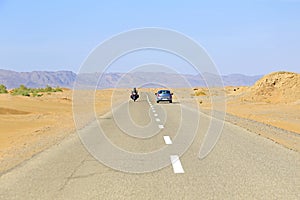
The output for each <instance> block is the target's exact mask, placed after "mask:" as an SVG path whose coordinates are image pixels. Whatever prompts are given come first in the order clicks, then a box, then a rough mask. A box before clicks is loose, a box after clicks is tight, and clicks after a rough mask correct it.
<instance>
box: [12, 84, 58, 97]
mask: <svg viewBox="0 0 300 200" xmlns="http://www.w3.org/2000/svg"><path fill="white" fill-rule="evenodd" d="M62 91H63V90H62V89H61V88H59V87H57V88H52V87H51V86H49V85H47V86H46V87H45V88H27V87H25V86H24V85H20V87H19V88H15V89H13V91H12V93H11V94H12V95H22V96H28V97H29V96H33V97H41V96H43V94H42V93H47V94H51V93H52V92H62Z"/></svg>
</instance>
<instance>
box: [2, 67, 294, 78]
mask: <svg viewBox="0 0 300 200" xmlns="http://www.w3.org/2000/svg"><path fill="white" fill-rule="evenodd" d="M0 70H4V71H11V72H17V73H32V72H50V73H56V72H72V73H74V74H76V75H78V73H76V72H74V71H70V70H54V71H49V70H33V71H15V70H10V69H1V68H0ZM274 72H290V71H273V72H269V73H267V74H271V73H274ZM93 73H99V72H91V73H83V74H93ZM126 73H157V72H154V71H150V72H148V71H139V72H121V71H119V72H118V71H114V72H105V73H104V74H126ZM160 73H168V72H160ZM204 73H208V74H210V73H209V72H204ZM292 73H297V72H292ZM169 74H176V73H172V72H170V73H169ZM178 74H180V75H189V76H197V75H199V74H202V73H198V74H190V73H178ZM267 74H255V75H248V74H241V73H232V74H220V75H221V76H230V75H243V76H250V77H253V76H262V75H267Z"/></svg>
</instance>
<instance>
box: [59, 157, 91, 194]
mask: <svg viewBox="0 0 300 200" xmlns="http://www.w3.org/2000/svg"><path fill="white" fill-rule="evenodd" d="M86 159H87V158H84V159H83V160H82V161H80V163H79V165H78V166H77V167H75V168H74V170H73V171H72V173H71V174H70V175H69V176H68V177H67V178H66V180H65V182H64V183H63V185H62V186H61V187H60V188H59V190H58V191H62V190H64V189H65V187H66V186H67V185H68V184H69V182H70V180H72V179H73V176H74V174H75V173H76V172H77V170H78V169H79V168H80V167H81V166H82V165H83V164H84V163H85V161H86Z"/></svg>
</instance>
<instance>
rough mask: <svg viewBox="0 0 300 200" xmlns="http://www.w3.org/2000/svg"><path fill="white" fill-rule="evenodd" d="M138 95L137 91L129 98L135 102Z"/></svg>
mask: <svg viewBox="0 0 300 200" xmlns="http://www.w3.org/2000/svg"><path fill="white" fill-rule="evenodd" d="M139 97H140V95H138V94H137V93H135V92H134V93H132V94H131V95H130V98H131V99H132V100H133V101H134V102H135V101H136V100H137V99H138V98H139Z"/></svg>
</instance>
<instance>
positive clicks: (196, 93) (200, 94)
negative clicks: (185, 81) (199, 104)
mask: <svg viewBox="0 0 300 200" xmlns="http://www.w3.org/2000/svg"><path fill="white" fill-rule="evenodd" d="M205 95H206V93H205V92H204V91H196V92H195V96H205Z"/></svg>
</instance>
